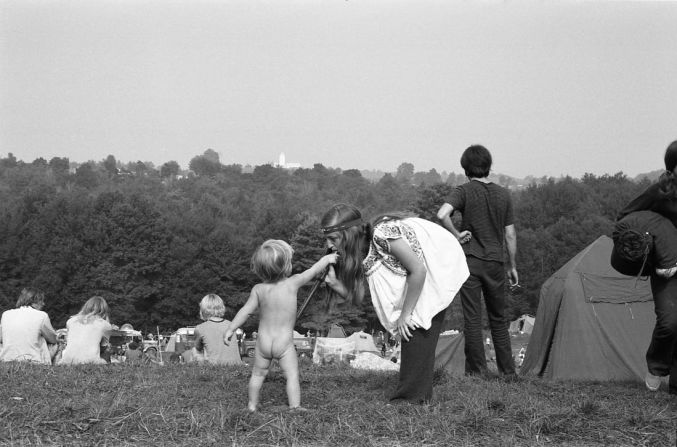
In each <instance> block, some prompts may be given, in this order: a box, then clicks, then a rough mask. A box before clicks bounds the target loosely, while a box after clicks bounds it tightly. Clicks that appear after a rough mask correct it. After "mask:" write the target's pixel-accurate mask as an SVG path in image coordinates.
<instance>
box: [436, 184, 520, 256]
mask: <svg viewBox="0 0 677 447" xmlns="http://www.w3.org/2000/svg"><path fill="white" fill-rule="evenodd" d="M448 202H449V204H450V205H451V206H453V207H454V210H458V211H460V212H461V213H462V214H463V223H462V224H461V228H460V231H466V230H467V231H470V232H471V233H472V239H470V242H468V243H466V244H463V245H462V247H463V251H464V252H465V254H466V256H473V257H476V258H479V259H483V260H486V261H498V262H504V241H505V227H506V226H508V225H512V224H514V216H513V210H512V200H511V199H510V192H509V191H508V190H507V189H505V188H503V187H502V186H499V185H497V184H495V183H483V182H480V181H478V180H471V181H469V182H468V183H465V184H463V185H460V186H457V187H456V188H454V190H453V191H452V192H451V194H450V195H449V200H448Z"/></svg>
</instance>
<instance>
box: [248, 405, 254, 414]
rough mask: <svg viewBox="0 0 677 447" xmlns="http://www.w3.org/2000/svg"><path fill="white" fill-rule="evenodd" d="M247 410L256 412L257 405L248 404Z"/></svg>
mask: <svg viewBox="0 0 677 447" xmlns="http://www.w3.org/2000/svg"><path fill="white" fill-rule="evenodd" d="M247 411H249V412H250V413H256V405H247Z"/></svg>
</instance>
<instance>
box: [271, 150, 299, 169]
mask: <svg viewBox="0 0 677 447" xmlns="http://www.w3.org/2000/svg"><path fill="white" fill-rule="evenodd" d="M275 167H277V168H284V169H298V168H300V167H301V163H287V159H286V157H285V156H284V152H280V157H279V158H278V162H277V163H276V164H275Z"/></svg>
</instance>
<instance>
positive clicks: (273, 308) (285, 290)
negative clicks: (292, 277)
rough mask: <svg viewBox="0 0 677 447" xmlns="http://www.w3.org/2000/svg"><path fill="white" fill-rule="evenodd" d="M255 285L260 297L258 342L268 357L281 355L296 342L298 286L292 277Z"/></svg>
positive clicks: (262, 351) (260, 348)
mask: <svg viewBox="0 0 677 447" xmlns="http://www.w3.org/2000/svg"><path fill="white" fill-rule="evenodd" d="M255 287H256V288H257V289H258V290H256V293H257V295H258V301H259V333H258V338H257V345H258V347H259V350H260V352H261V354H263V356H264V357H268V356H270V357H272V358H279V357H280V356H282V354H284V353H285V351H286V350H287V349H288V348H289V347H290V346H292V347H293V344H294V340H293V338H294V335H293V334H294V324H295V323H296V296H297V293H298V289H297V287H296V286H295V285H294V283H293V282H291V281H289V279H283V280H281V281H278V282H276V283H272V284H267V283H264V284H258V285H256V286H255Z"/></svg>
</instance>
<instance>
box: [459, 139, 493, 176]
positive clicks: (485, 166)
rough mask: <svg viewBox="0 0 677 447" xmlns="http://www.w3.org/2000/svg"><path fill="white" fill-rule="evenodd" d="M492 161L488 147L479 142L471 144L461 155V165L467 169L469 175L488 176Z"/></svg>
mask: <svg viewBox="0 0 677 447" xmlns="http://www.w3.org/2000/svg"><path fill="white" fill-rule="evenodd" d="M491 163H492V160H491V153H490V152H489V150H488V149H487V148H486V147H484V146H481V145H479V144H475V145H472V146H470V147H469V148H468V149H466V150H465V151H463V155H461V167H463V169H464V170H465V175H466V176H467V177H474V178H483V177H488V176H489V171H490V170H491Z"/></svg>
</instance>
